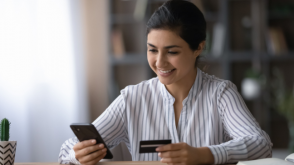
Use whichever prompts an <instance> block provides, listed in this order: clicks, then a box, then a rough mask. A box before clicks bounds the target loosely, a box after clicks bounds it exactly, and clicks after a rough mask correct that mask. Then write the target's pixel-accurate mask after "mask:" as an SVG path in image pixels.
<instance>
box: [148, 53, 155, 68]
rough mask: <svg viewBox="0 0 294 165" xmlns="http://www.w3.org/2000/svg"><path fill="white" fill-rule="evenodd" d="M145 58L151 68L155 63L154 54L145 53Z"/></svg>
mask: <svg viewBox="0 0 294 165" xmlns="http://www.w3.org/2000/svg"><path fill="white" fill-rule="evenodd" d="M147 60H148V63H149V65H150V67H151V68H153V67H154V65H155V63H156V58H155V56H152V55H150V54H147Z"/></svg>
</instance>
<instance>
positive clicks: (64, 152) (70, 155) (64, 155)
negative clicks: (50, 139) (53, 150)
mask: <svg viewBox="0 0 294 165" xmlns="http://www.w3.org/2000/svg"><path fill="white" fill-rule="evenodd" d="M78 142H79V140H78V139H77V138H76V137H73V138H70V139H68V140H66V141H65V142H64V143H63V144H62V146H61V149H60V153H59V157H58V163H59V164H80V162H79V161H78V160H77V159H76V156H75V152H74V150H73V146H74V145H75V144H77V143H78Z"/></svg>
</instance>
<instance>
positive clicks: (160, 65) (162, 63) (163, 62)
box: [156, 53, 167, 68]
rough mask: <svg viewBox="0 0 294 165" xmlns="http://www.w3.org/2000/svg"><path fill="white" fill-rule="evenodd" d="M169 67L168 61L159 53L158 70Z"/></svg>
mask: <svg viewBox="0 0 294 165" xmlns="http://www.w3.org/2000/svg"><path fill="white" fill-rule="evenodd" d="M166 65H167V59H166V57H165V56H164V55H163V54H162V53H159V55H158V56H157V59H156V67H157V68H164V67H165V66H166Z"/></svg>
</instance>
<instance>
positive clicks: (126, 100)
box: [59, 68, 272, 164]
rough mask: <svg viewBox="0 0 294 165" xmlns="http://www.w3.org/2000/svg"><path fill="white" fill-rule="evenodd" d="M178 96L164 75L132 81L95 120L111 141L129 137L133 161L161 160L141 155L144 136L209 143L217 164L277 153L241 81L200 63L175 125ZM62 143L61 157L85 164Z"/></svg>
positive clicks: (195, 144)
mask: <svg viewBox="0 0 294 165" xmlns="http://www.w3.org/2000/svg"><path fill="white" fill-rule="evenodd" d="M174 102H175V98H174V97H173V96H172V95H171V94H170V93H169V92H168V91H167V89H166V88H165V86H164V84H162V83H161V82H160V81H159V79H158V78H153V79H150V80H147V81H143V82H141V83H139V84H137V85H130V86H127V87H126V88H124V89H123V90H121V94H120V95H119V96H118V97H117V98H116V99H115V100H114V101H113V102H112V104H111V105H110V106H109V107H108V108H107V109H106V110H105V111H104V112H103V113H102V114H101V115H100V116H99V117H98V118H97V119H96V120H95V121H94V122H93V125H94V126H95V127H96V128H97V130H98V131H99V133H100V134H101V136H102V138H103V139H104V141H105V143H106V144H107V146H108V147H109V148H110V149H112V148H114V147H115V146H117V145H118V144H119V143H120V142H125V143H126V145H127V147H128V149H129V151H130V153H131V155H132V160H133V161H159V160H160V159H161V158H160V157H159V156H158V154H157V153H145V154H139V143H140V141H141V140H159V139H171V140H172V143H179V142H185V143H187V144H188V145H190V146H192V147H205V146H206V147H208V148H209V149H210V150H211V152H212V154H213V156H214V161H215V164H223V163H233V162H237V161H239V160H251V159H258V158H265V157H271V148H272V143H271V140H270V138H269V136H268V135H267V134H266V133H265V132H264V131H263V130H261V128H260V126H259V124H258V123H257V122H256V120H255V119H254V117H253V116H252V114H251V113H250V112H249V110H248V108H247V107H246V105H245V103H244V101H243V99H242V97H241V96H240V94H239V93H238V91H237V88H236V86H235V85H234V84H233V83H232V82H230V81H227V80H222V79H219V78H216V77H215V76H211V75H207V74H206V73H204V72H202V71H201V70H200V69H199V68H198V70H197V76H196V79H195V82H194V84H193V86H192V88H191V89H190V91H189V94H188V96H187V98H185V99H184V100H183V109H182V111H181V114H180V118H179V121H178V126H177V127H176V125H175V113H174V107H173V104H174ZM77 142H78V140H77V138H75V137H74V138H71V139H69V140H67V141H65V143H64V144H63V145H62V147H61V151H60V155H59V162H60V163H70V162H71V163H74V164H79V162H78V161H77V160H76V159H75V154H74V151H73V149H72V148H73V146H74V144H76V143H77Z"/></svg>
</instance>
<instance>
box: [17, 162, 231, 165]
mask: <svg viewBox="0 0 294 165" xmlns="http://www.w3.org/2000/svg"><path fill="white" fill-rule="evenodd" d="M14 164H15V165H59V163H14ZM98 164H99V165H128V164H130V165H165V163H161V162H155V161H144V162H136V161H109V162H99V163H98ZM227 165H235V164H227Z"/></svg>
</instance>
